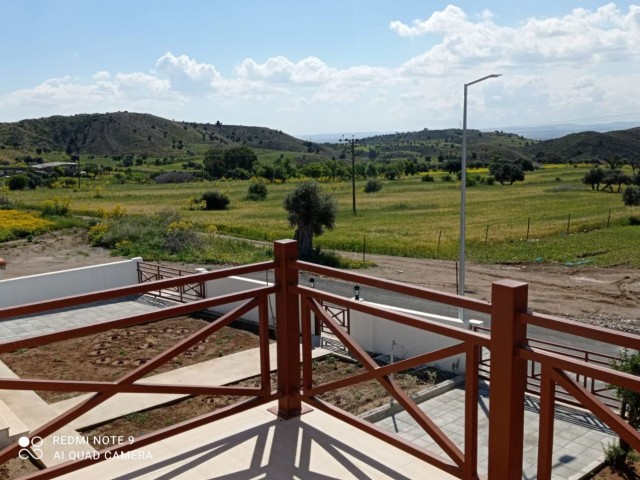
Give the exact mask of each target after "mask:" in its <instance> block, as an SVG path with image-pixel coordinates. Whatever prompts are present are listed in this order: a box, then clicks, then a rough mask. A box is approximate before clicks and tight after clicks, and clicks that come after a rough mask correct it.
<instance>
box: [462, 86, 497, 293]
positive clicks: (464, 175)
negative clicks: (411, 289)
mask: <svg viewBox="0 0 640 480" xmlns="http://www.w3.org/2000/svg"><path fill="white" fill-rule="evenodd" d="M500 75H501V74H495V73H493V74H491V75H487V76H486V77H482V78H479V79H477V80H474V81H473V82H469V83H465V84H464V107H463V113H462V164H461V169H462V175H461V176H460V181H461V182H462V185H461V187H460V261H459V263H460V268H458V295H464V270H465V251H464V247H465V237H466V215H467V213H466V210H467V205H466V204H467V87H469V86H470V85H473V84H475V83H480V82H482V81H484V80H487V79H488V78H498V77H499V76H500Z"/></svg>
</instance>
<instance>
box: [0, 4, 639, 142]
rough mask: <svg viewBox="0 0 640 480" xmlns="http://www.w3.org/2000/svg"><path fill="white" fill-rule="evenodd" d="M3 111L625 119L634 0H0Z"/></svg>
mask: <svg viewBox="0 0 640 480" xmlns="http://www.w3.org/2000/svg"><path fill="white" fill-rule="evenodd" d="M0 12H1V15H0V121H3V122H13V121H18V120H22V119H25V118H39V117H47V116H51V115H72V114H78V113H104V112H114V111H124V110H126V111H130V112H145V113H152V114H154V115H158V116H162V117H165V118H169V119H175V120H181V121H194V122H211V123H213V122H216V121H220V122H222V123H224V124H236V125H253V126H263V127H269V128H273V129H277V130H282V131H284V132H286V133H289V134H294V135H298V136H300V135H305V134H308V135H311V134H326V133H340V132H345V133H352V132H400V131H415V130H422V129H423V128H430V129H437V128H449V127H458V128H459V127H461V125H462V116H463V92H464V85H465V84H466V83H470V82H473V81H474V80H477V79H479V78H482V77H484V76H487V75H491V74H500V75H501V76H500V77H498V78H490V79H487V80H485V81H482V82H480V83H477V84H474V85H471V86H469V87H468V127H469V128H479V129H489V128H491V129H493V128H504V129H507V128H508V127H512V126H546V125H555V124H560V123H567V122H573V123H603V122H609V121H611V122H613V121H634V122H635V121H637V122H638V125H640V95H639V94H638V90H637V88H638V85H640V1H639V2H638V4H634V3H630V2H616V3H606V2H603V1H591V0H579V1H573V0H562V1H558V0H553V1H551V0H536V1H522V0H519V1H518V0H514V1H506V0H504V1H498V0H494V1H478V0H475V1H473V0H465V1H457V2H455V3H448V2H440V1H425V0H322V1H317V0H272V1H266V0H209V1H206V0H198V1H195V0H180V1H178V0H173V1H170V0H109V1H104V0H20V1H16V0H0Z"/></svg>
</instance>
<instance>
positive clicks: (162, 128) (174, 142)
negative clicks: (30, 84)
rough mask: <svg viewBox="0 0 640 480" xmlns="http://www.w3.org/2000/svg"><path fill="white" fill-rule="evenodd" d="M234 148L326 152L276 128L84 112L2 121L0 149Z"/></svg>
mask: <svg viewBox="0 0 640 480" xmlns="http://www.w3.org/2000/svg"><path fill="white" fill-rule="evenodd" d="M234 145H247V146H249V147H252V148H255V149H266V150H279V151H290V152H309V153H312V152H313V153H321V152H323V153H328V150H329V149H327V147H325V146H321V145H318V144H315V143H311V142H306V141H303V140H299V139H297V138H294V137H292V136H290V135H287V134H285V133H283V132H282V131H279V130H272V129H269V128H264V127H246V126H238V125H223V124H221V123H219V122H217V123H213V124H212V123H195V122H179V121H174V120H167V119H165V118H161V117H156V116H154V115H150V114H146V113H129V112H116V113H106V114H82V115H73V116H68V117H66V116H54V117H48V118H40V119H34V120H22V121H20V122H15V123H0V147H4V148H5V149H7V148H9V149H14V150H21V151H25V152H29V151H35V150H36V149H41V150H56V151H66V152H68V153H71V152H73V153H78V154H92V155H121V154H144V155H153V156H162V155H167V154H180V153H186V152H187V151H191V152H193V153H203V152H204V151H206V150H207V149H209V148H211V147H212V146H222V147H224V146H234Z"/></svg>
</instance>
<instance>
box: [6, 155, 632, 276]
mask: <svg viewBox="0 0 640 480" xmlns="http://www.w3.org/2000/svg"><path fill="white" fill-rule="evenodd" d="M589 168H590V167H589V166H586V165H584V166H579V167H577V168H574V167H572V166H564V165H563V166H547V167H545V168H544V169H542V170H538V171H536V172H528V173H527V179H526V181H525V182H523V183H518V184H514V185H511V186H502V185H499V184H496V185H492V186H486V185H478V186H474V187H470V188H468V189H467V245H468V246H467V250H468V256H469V258H470V259H471V260H475V261H480V262H491V263H495V262H535V261H538V262H540V261H552V262H565V263H566V262H572V263H589V264H596V265H617V264H629V265H635V266H640V253H639V251H638V250H639V249H638V245H639V244H640V226H630V225H629V223H630V222H629V219H630V217H640V208H638V207H634V208H630V207H625V206H624V205H623V204H622V201H621V195H620V194H615V193H609V192H600V191H592V190H591V188H590V187H589V186H586V185H583V184H582V183H581V178H582V177H583V176H584V174H585V172H586V171H587V170H588V169H589ZM476 173H479V174H486V172H483V171H473V170H472V171H470V172H469V175H471V176H473V175H475V174H476ZM434 176H435V177H436V181H435V182H421V181H420V177H419V176H413V177H404V178H402V179H400V180H398V181H387V182H384V188H383V189H382V190H381V191H380V192H377V193H373V194H366V193H364V192H363V191H362V189H363V186H364V181H363V180H362V181H358V182H357V183H356V186H357V216H355V217H354V216H353V214H352V210H351V184H350V182H337V183H336V182H332V183H323V184H322V187H323V189H324V190H325V191H328V192H330V193H331V194H332V195H334V196H335V197H336V198H337V200H338V205H339V213H338V219H337V223H336V228H335V229H334V230H333V231H330V232H327V233H325V234H324V235H323V236H321V237H318V238H317V240H316V244H317V245H320V246H322V247H323V248H324V249H329V250H330V249H340V250H347V251H353V252H362V249H363V244H364V243H365V241H366V251H367V253H383V254H389V255H401V256H412V257H426V258H447V259H454V258H456V256H457V251H458V232H459V209H460V185H459V183H458V182H451V183H447V182H442V181H441V174H435V175H434ZM104 180H105V177H103V178H102V180H101V179H100V177H99V178H98V180H97V181H91V180H88V179H83V181H82V186H81V188H80V190H76V191H74V190H69V189H46V188H38V189H37V190H33V191H18V192H12V191H6V190H5V192H4V195H5V196H6V197H8V198H9V200H10V201H11V202H12V204H13V205H18V206H21V207H26V208H38V207H39V206H40V205H41V204H42V202H43V201H44V200H46V199H49V198H52V197H55V196H57V197H60V198H68V199H69V201H70V209H71V211H72V212H74V213H77V214H82V215H91V214H93V213H95V212H96V211H97V210H98V209H110V208H112V207H114V206H115V205H120V206H122V207H124V208H125V209H126V211H127V213H128V214H143V213H151V212H159V211H162V210H163V209H167V208H168V209H170V210H174V211H178V212H180V213H181V215H182V216H183V217H184V218H185V219H187V220H189V221H191V222H193V223H194V224H195V225H196V226H197V227H198V228H202V229H203V230H205V229H207V227H209V226H210V225H215V226H216V228H217V231H218V233H225V234H229V235H234V236H239V237H244V238H250V239H257V240H269V241H272V240H277V239H281V238H290V237H291V236H292V235H293V230H292V229H291V228H290V227H289V226H288V224H287V221H286V212H285V211H284V209H283V208H282V202H283V199H284V197H285V196H286V195H287V193H289V192H290V191H291V190H292V189H293V188H294V187H295V185H296V182H287V183H284V184H273V185H268V188H269V197H268V199H267V200H266V201H264V202H251V201H248V200H245V199H244V198H243V197H244V196H245V194H246V190H247V185H248V182H241V181H220V182H202V183H188V184H169V185H167V184H164V185H156V184H140V185H136V184H125V185H115V184H112V183H104ZM98 186H100V187H99V189H98V190H96V187H98ZM212 189H219V190H221V191H222V192H224V193H226V194H227V195H228V196H229V197H230V199H231V203H230V205H229V208H228V210H226V211H221V212H208V211H195V210H189V208H188V205H189V199H191V198H193V197H198V196H199V195H201V194H202V193H203V192H205V191H208V190H212ZM569 215H570V217H571V218H570V221H569ZM609 215H610V219H609ZM528 222H530V228H529V239H528V240H527V239H526V235H527V223H528ZM607 223H609V226H608V227H607ZM568 226H569V233H568V234H567V227H568Z"/></svg>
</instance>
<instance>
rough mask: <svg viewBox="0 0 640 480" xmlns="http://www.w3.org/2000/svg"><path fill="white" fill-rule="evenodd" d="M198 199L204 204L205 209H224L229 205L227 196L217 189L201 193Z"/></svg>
mask: <svg viewBox="0 0 640 480" xmlns="http://www.w3.org/2000/svg"><path fill="white" fill-rule="evenodd" d="M200 200H201V201H203V202H204V203H205V204H206V210H224V209H225V208H227V205H229V197H228V196H226V195H225V194H224V193H222V192H220V191H218V190H212V191H210V192H205V193H203V194H202V197H201V199H200Z"/></svg>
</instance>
